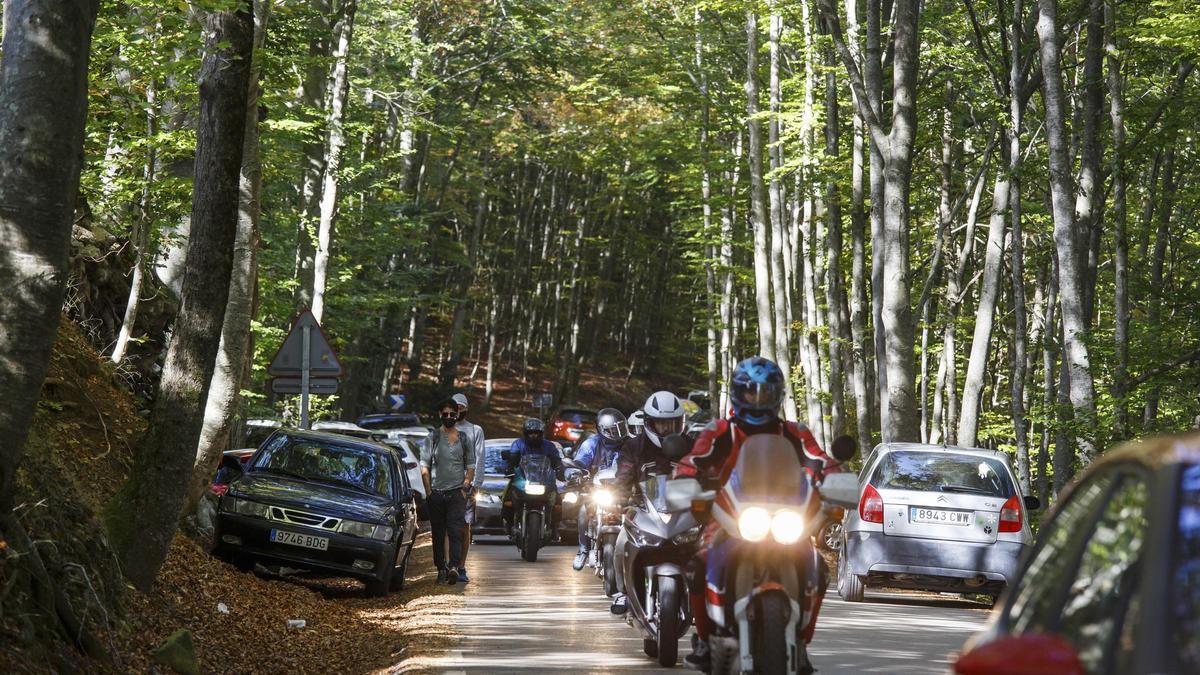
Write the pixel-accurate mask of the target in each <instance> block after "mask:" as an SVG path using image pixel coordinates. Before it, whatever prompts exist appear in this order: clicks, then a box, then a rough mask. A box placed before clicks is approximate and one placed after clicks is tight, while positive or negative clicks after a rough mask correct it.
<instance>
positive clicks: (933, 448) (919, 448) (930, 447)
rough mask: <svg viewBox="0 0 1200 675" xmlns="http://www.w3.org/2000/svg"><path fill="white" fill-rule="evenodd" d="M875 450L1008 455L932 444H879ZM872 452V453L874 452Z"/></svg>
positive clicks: (999, 451) (997, 456) (977, 455)
mask: <svg viewBox="0 0 1200 675" xmlns="http://www.w3.org/2000/svg"><path fill="white" fill-rule="evenodd" d="M875 450H878V451H879V452H880V453H891V452H900V451H908V452H913V451H916V452H939V451H940V452H953V453H955V454H957V455H970V456H972V457H991V458H1004V459H1007V458H1008V453H1006V452H1004V451H1003V450H988V449H987V448H965V447H962V446H958V445H934V444H932V443H880V444H879V445H877V446H875ZM875 450H872V452H875Z"/></svg>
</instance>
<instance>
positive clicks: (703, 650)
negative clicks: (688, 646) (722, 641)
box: [683, 633, 712, 673]
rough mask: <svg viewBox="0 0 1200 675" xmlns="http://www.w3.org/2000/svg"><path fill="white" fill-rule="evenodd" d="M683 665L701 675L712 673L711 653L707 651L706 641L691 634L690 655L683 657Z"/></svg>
mask: <svg viewBox="0 0 1200 675" xmlns="http://www.w3.org/2000/svg"><path fill="white" fill-rule="evenodd" d="M683 665H684V666H686V667H687V668H690V669H691V670H698V671H700V672H702V673H707V672H710V671H712V652H710V651H709V648H708V640H701V639H700V636H699V635H696V634H695V633H692V653H691V654H688V655H687V656H685V657H683Z"/></svg>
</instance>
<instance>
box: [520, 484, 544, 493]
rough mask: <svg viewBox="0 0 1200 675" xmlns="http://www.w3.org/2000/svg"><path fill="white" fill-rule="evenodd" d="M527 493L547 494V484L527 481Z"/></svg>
mask: <svg viewBox="0 0 1200 675" xmlns="http://www.w3.org/2000/svg"><path fill="white" fill-rule="evenodd" d="M525 494H527V495H544V494H546V486H545V485H542V484H541V483H526V484H525Z"/></svg>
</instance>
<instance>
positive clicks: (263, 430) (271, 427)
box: [241, 419, 283, 449]
mask: <svg viewBox="0 0 1200 675" xmlns="http://www.w3.org/2000/svg"><path fill="white" fill-rule="evenodd" d="M281 428H283V422H281V421H279V420H268V419H253V420H246V422H245V424H244V425H243V429H244V437H243V438H242V443H241V447H242V448H256V449H257V448H258V446H260V445H262V444H263V441H265V440H267V439H268V438H270V436H271V434H273V433H275V431H276V430H277V429H281Z"/></svg>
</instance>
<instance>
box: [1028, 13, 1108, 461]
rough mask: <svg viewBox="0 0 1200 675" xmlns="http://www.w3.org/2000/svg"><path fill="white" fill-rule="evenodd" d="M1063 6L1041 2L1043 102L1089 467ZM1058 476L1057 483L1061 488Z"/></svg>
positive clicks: (1074, 397)
mask: <svg viewBox="0 0 1200 675" xmlns="http://www.w3.org/2000/svg"><path fill="white" fill-rule="evenodd" d="M1057 25H1058V0H1038V21H1037V33H1038V45H1039V47H1038V53H1039V56H1040V57H1041V63H1042V98H1043V101H1044V103H1045V108H1046V141H1047V145H1048V146H1049V168H1050V202H1051V211H1052V215H1053V218H1054V244H1055V255H1056V256H1057V258H1058V269H1059V274H1058V281H1059V287H1058V292H1059V304H1060V305H1061V306H1062V327H1063V352H1064V361H1065V364H1064V365H1065V367H1066V369H1067V380H1068V382H1069V384H1070V390H1069V392H1068V396H1069V398H1070V401H1071V405H1072V406H1073V407H1074V408H1075V416H1076V422H1077V423H1076V425H1075V427H1076V429H1077V433H1076V442H1077V443H1078V444H1079V453H1080V459H1081V460H1082V462H1083V464H1084V465H1085V466H1086V465H1087V464H1089V463H1090V462H1091V460H1092V456H1093V455H1094V452H1095V450H1094V448H1095V440H1094V431H1095V416H1096V404H1095V389H1094V385H1093V382H1092V372H1091V361H1090V357H1089V354H1088V346H1087V317H1086V312H1085V309H1086V308H1085V305H1084V301H1085V295H1086V293H1085V292H1084V288H1083V285H1084V275H1083V266H1084V264H1085V261H1084V256H1083V255H1082V253H1083V252H1082V251H1081V250H1080V249H1081V241H1080V237H1079V236H1078V234H1077V232H1076V228H1075V212H1074V209H1073V208H1072V203H1071V202H1072V199H1073V197H1074V187H1073V185H1072V184H1073V182H1074V181H1073V180H1072V176H1071V155H1070V146H1069V143H1068V139H1067V131H1066V118H1065V110H1066V102H1065V100H1064V95H1063V83H1062V67H1061V65H1060V62H1059V49H1058V35H1057ZM1058 478H1059V477H1058V475H1057V474H1056V475H1055V482H1058Z"/></svg>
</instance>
